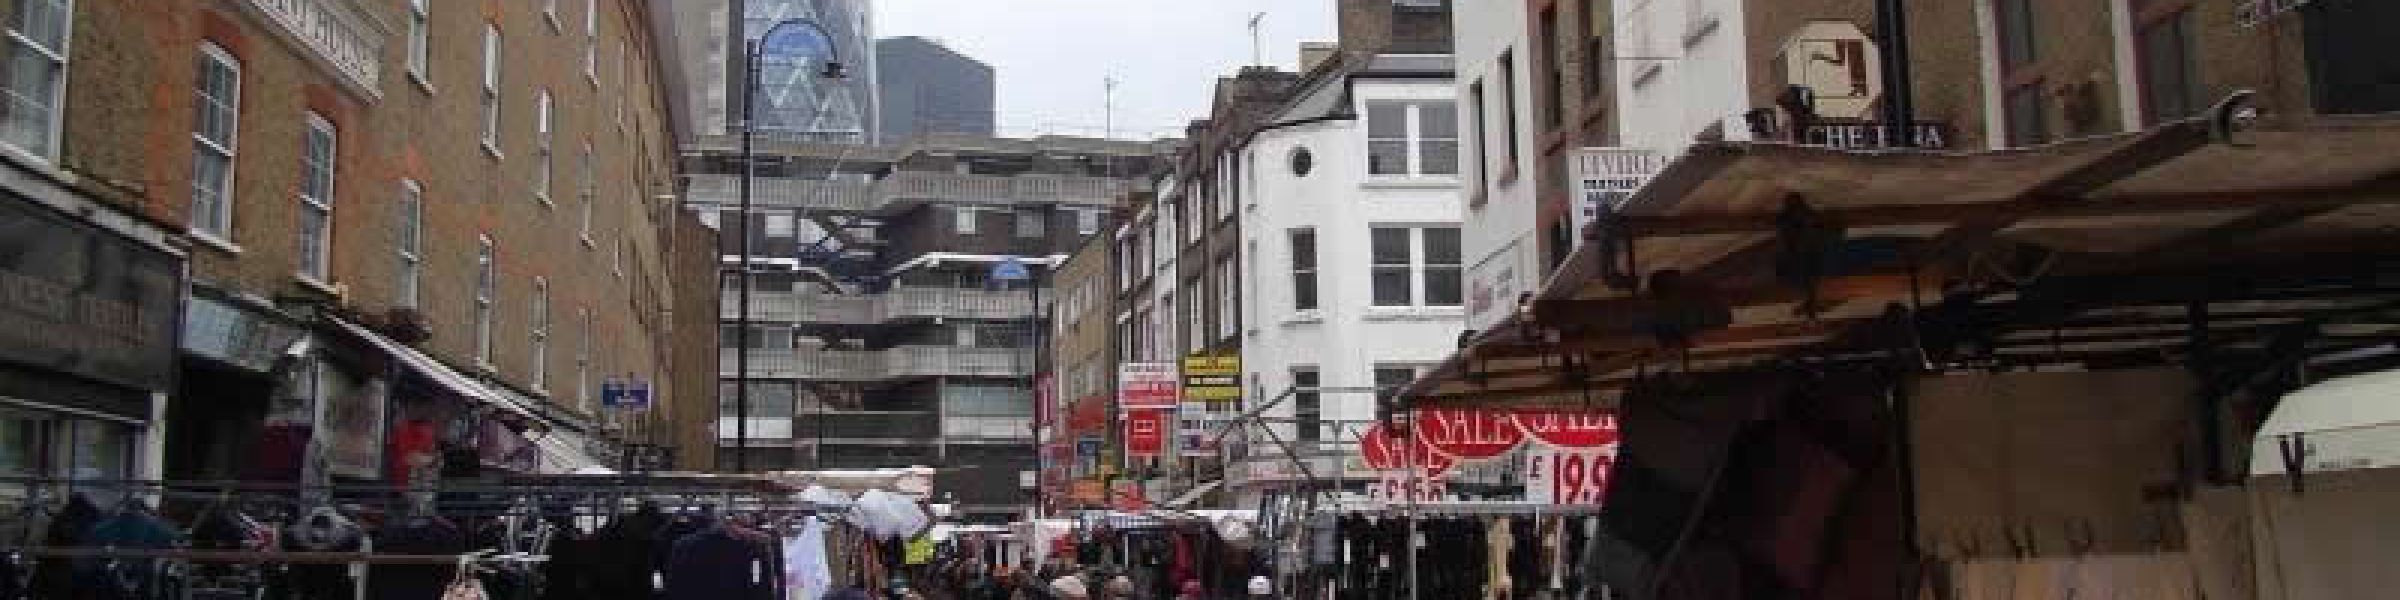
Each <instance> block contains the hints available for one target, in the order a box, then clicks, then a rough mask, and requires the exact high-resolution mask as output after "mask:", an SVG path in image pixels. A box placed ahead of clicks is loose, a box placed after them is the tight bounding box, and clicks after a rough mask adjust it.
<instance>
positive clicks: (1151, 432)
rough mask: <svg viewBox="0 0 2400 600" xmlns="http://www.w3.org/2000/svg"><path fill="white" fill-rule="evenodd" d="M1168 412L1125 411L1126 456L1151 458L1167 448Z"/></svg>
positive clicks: (1147, 409)
mask: <svg viewBox="0 0 2400 600" xmlns="http://www.w3.org/2000/svg"><path fill="white" fill-rule="evenodd" d="M1167 414H1168V411H1163V410H1157V409H1149V408H1138V409H1132V410H1127V411H1125V456H1127V457H1129V458H1151V457H1155V456H1158V455H1159V453H1161V452H1165V451H1166V448H1167V422H1168V419H1167Z"/></svg>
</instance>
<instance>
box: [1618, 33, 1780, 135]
mask: <svg viewBox="0 0 2400 600" xmlns="http://www.w3.org/2000/svg"><path fill="white" fill-rule="evenodd" d="M1614 4H1615V7H1616V30H1617V38H1616V39H1617V56H1616V63H1617V65H1616V66H1617V77H1616V79H1615V81H1616V82H1617V98H1618V103H1619V106H1621V107H1622V112H1621V113H1619V114H1621V115H1623V118H1621V119H1619V120H1618V123H1619V126H1618V127H1619V133H1620V139H1622V140H1623V143H1624V145H1625V146H1626V147H1630V148H1640V149H1645V150H1651V151H1654V152H1657V153H1658V154H1659V155H1661V156H1667V157H1673V156H1676V155H1679V154H1682V153H1683V150H1684V149H1685V148H1687V147H1689V146H1691V143H1692V140H1693V138H1695V137H1697V136H1700V135H1702V134H1703V133H1710V132H1711V131H1712V129H1713V130H1715V131H1721V132H1722V135H1723V136H1724V139H1726V140H1731V141H1748V140H1749V139H1750V138H1751V135H1750V128H1749V126H1748V124H1747V123H1746V122H1745V121H1744V120H1743V119H1742V113H1744V112H1746V111H1748V110H1750V108H1751V102H1750V92H1749V88H1748V87H1747V86H1748V85H1749V81H1750V79H1749V77H1750V72H1749V69H1750V67H1751V65H1750V62H1749V59H1748V58H1747V54H1748V52H1749V47H1748V45H1747V44H1748V42H1747V41H1746V40H1745V39H1743V32H1744V31H1746V30H1745V29H1744V28H1743V23H1742V21H1743V18H1744V16H1745V15H1744V11H1743V10H1742V9H1743V4H1742V2H1741V0H1620V1H1618V2H1616V3H1614Z"/></svg>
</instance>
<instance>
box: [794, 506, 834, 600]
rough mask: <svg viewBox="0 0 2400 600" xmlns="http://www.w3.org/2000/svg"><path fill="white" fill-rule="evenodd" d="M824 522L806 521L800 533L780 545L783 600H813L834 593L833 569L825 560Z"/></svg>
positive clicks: (801, 526)
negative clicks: (781, 551)
mask: <svg viewBox="0 0 2400 600" xmlns="http://www.w3.org/2000/svg"><path fill="white" fill-rule="evenodd" d="M825 550H826V545H825V522H824V521H822V520H819V519H817V518H816V517H813V516H812V517H808V518H807V519H805V520H803V521H801V522H800V530H799V531H798V532H797V533H794V534H793V535H792V537H790V538H787V539H785V540H784V542H783V573H784V590H785V595H784V600H816V599H818V598H823V597H825V594H826V593H827V592H829V591H832V589H833V567H832V566H831V565H830V564H828V563H827V560H826V554H825Z"/></svg>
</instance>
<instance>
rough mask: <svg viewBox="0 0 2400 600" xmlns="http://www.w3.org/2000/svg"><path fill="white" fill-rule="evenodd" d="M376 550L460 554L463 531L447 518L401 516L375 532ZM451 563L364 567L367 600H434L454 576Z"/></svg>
mask: <svg viewBox="0 0 2400 600" xmlns="http://www.w3.org/2000/svg"><path fill="white" fill-rule="evenodd" d="M376 541H377V542H378V543H377V544H376V546H377V550H378V551H381V552H388V553H393V554H462V553H465V552H467V550H468V548H467V536H466V532H464V531H460V530H459V528H458V525H457V524H455V523H451V522H450V521H449V520H447V519H443V518H441V517H435V516H418V517H411V518H406V519H401V520H400V521H398V522H395V523H393V524H392V525H391V526H389V527H385V528H383V529H382V530H381V531H379V532H377V535H376ZM457 572H458V568H457V567H456V566H453V565H373V566H370V567H368V568H367V581H368V582H369V585H368V586H367V599H368V600H438V599H439V598H441V597H442V590H443V589H444V588H446V587H448V586H449V584H450V580H451V579H452V578H454V577H456V576H457Z"/></svg>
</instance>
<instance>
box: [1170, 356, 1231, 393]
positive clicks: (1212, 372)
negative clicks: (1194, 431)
mask: <svg viewBox="0 0 2400 600" xmlns="http://www.w3.org/2000/svg"><path fill="white" fill-rule="evenodd" d="M1183 397H1185V398H1189V399H1192V400H1199V401H1203V402H1220V403H1233V402H1239V401H1241V399H1242V357H1240V356H1191V357H1185V358H1184V359H1183Z"/></svg>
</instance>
